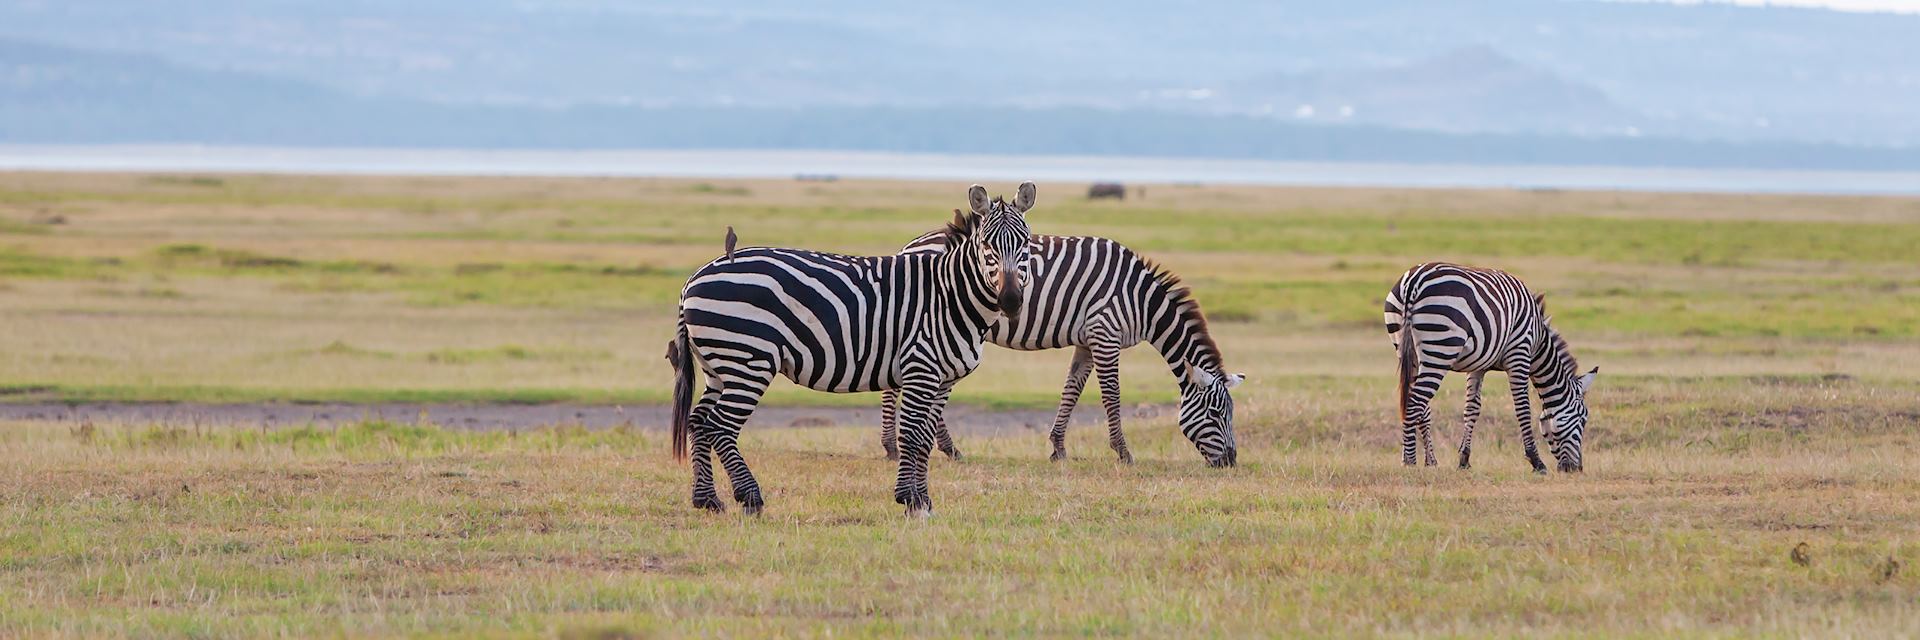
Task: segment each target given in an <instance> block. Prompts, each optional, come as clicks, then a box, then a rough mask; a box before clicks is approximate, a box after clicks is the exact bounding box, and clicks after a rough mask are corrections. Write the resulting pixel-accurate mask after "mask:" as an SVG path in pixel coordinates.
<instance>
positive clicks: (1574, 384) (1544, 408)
mask: <svg viewBox="0 0 1920 640" xmlns="http://www.w3.org/2000/svg"><path fill="white" fill-rule="evenodd" d="M1386 324H1387V334H1388V335H1389V336H1391V337H1392V339H1393V344H1394V349H1395V350H1397V351H1398V352H1399V354H1400V384H1399V388H1400V410H1401V426H1400V429H1401V433H1400V448H1401V461H1402V462H1403V463H1405V464H1407V465H1409V466H1411V465H1413V464H1415V446H1416V444H1417V445H1418V446H1419V447H1420V448H1422V449H1424V450H1425V454H1426V464H1427V465H1429V466H1431V465H1433V464H1434V459H1433V442H1432V439H1431V437H1430V434H1429V429H1430V427H1431V425H1432V424H1433V413H1432V411H1431V410H1430V405H1431V404H1432V402H1433V396H1434V394H1435V393H1438V392H1439V390H1440V380H1441V378H1443V377H1445V375H1446V372H1448V371H1460V372H1464V373H1467V374H1468V375H1469V378H1468V379H1467V408H1466V413H1465V416H1464V422H1465V425H1464V428H1463V430H1462V434H1461V437H1460V468H1462V469H1465V468H1467V467H1468V466H1470V459H1471V458H1472V454H1473V424H1474V422H1475V421H1476V420H1478V419H1479V417H1480V382H1481V380H1482V379H1483V378H1485V377H1486V375H1487V372H1488V371H1505V372H1507V380H1508V387H1509V389H1510V390H1511V391H1512V393H1513V413H1514V418H1515V419H1516V420H1517V421H1518V422H1519V424H1520V443H1521V445H1522V447H1523V448H1524V449H1525V450H1526V456H1527V462H1529V463H1531V464H1532V465H1533V469H1534V471H1536V472H1541V473H1545V472H1546V469H1547V467H1546V465H1545V464H1542V463H1541V462H1540V453H1539V451H1538V450H1537V449H1536V448H1535V447H1534V442H1533V408H1532V405H1533V402H1532V396H1530V395H1529V390H1528V385H1527V383H1528V381H1529V380H1531V381H1532V383H1533V387H1534V388H1536V389H1538V390H1539V391H1540V412H1541V413H1542V414H1544V415H1545V417H1547V418H1548V420H1549V422H1550V426H1549V427H1548V428H1547V429H1546V435H1547V443H1548V446H1549V447H1550V448H1551V449H1552V453H1553V457H1554V458H1555V459H1556V460H1558V461H1559V469H1560V470H1561V471H1566V472H1576V471H1580V470H1581V468H1582V461H1581V439H1582V436H1583V433H1584V432H1585V430H1586V425H1587V401H1586V394H1587V387H1588V386H1590V385H1592V384H1593V379H1594V376H1595V375H1598V374H1599V373H1600V369H1599V368H1597V367H1596V368H1595V369H1594V370H1593V371H1591V372H1588V373H1587V374H1586V375H1580V366H1579V364H1578V363H1576V362H1574V359H1573V352H1571V351H1569V350H1568V348H1567V342H1566V340H1565V339H1562V338H1561V337H1560V334H1559V332H1557V331H1554V329H1553V327H1552V326H1551V325H1550V324H1548V318H1547V315H1546V311H1545V309H1544V307H1543V305H1542V302H1541V298H1540V296H1538V295H1534V294H1533V293H1532V292H1530V291H1528V290H1527V286H1526V285H1525V284H1522V283H1521V282H1520V279H1519V278H1515V277H1513V275H1512V274H1509V273H1506V272H1504V271H1497V270H1493V269H1476V268H1473V267H1464V266H1460V265H1454V264H1446V263H1441V262H1430V263H1427V264H1423V265H1420V266H1417V267H1414V268H1412V269H1409V270H1408V271H1407V273H1406V274H1405V275H1402V276H1400V282H1399V283H1398V284H1396V285H1394V287H1393V290H1392V291H1389V292H1388V293H1387V302H1386Z"/></svg>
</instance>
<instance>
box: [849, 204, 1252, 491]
mask: <svg viewBox="0 0 1920 640" xmlns="http://www.w3.org/2000/svg"><path fill="white" fill-rule="evenodd" d="M940 236H941V234H940V232H934V233H929V234H927V235H924V236H921V237H919V238H918V239H916V240H914V241H913V242H911V243H909V244H908V245H907V247H906V248H905V249H903V250H901V254H902V255H912V254H921V253H935V254H937V253H939V252H941V251H942V250H943V247H944V246H945V245H944V244H943V243H942V242H941V239H940ZM1032 245H1033V246H1032V249H1031V250H1030V251H1029V254H1030V255H1031V256H1032V263H1031V264H1029V265H1028V271H1029V272H1030V273H1031V274H1032V277H1033V280H1032V285H1031V286H1029V287H1027V288H1026V300H1025V301H1024V302H1023V306H1024V307H1025V311H1024V312H1022V313H1021V315H1020V316H1019V317H1017V318H1011V319H1009V318H1003V319H1001V321H1000V322H998V323H995V324H994V325H993V328H992V329H991V330H989V331H988V332H987V341H988V342H992V343H994V344H997V345H1000V346H1002V347H1006V348H1008V349H1017V350H1021V351H1037V350H1042V349H1063V348H1067V347H1072V348H1073V349H1074V355H1073V364H1072V366H1071V367H1070V368H1069V369H1068V370H1067V382H1066V388H1065V390H1064V391H1062V393H1061V394H1060V409H1059V412H1058V414H1057V415H1056V416H1055V418H1054V422H1053V430H1052V432H1051V433H1050V436H1049V438H1050V440H1051V441H1052V443H1053V459H1054V460H1064V459H1066V457H1067V449H1066V435H1067V422H1068V420H1069V419H1070V418H1071V417H1072V416H1073V409H1074V406H1075V405H1076V404H1078V403H1079V401H1080V393H1081V390H1082V389H1084V388H1085V386H1086V382H1087V376H1088V374H1089V373H1090V372H1091V373H1094V374H1096V375H1098V376H1099V380H1100V398H1101V404H1102V405H1104V408H1105V409H1106V414H1107V443H1108V445H1109V446H1111V447H1112V448H1113V450H1114V452H1115V453H1117V454H1119V456H1120V460H1122V461H1124V462H1133V453H1132V452H1130V451H1129V450H1128V449H1127V439H1126V436H1125V435H1124V434H1123V433H1122V432H1121V429H1120V352H1121V351H1122V350H1125V349H1127V348H1129V347H1132V346H1134V345H1137V344H1140V343H1142V342H1145V343H1148V344H1152V345H1153V347H1154V348H1155V349H1156V350H1158V351H1159V352H1160V355H1161V356H1162V357H1163V358H1165V359H1166V361H1167V367H1168V369H1170V370H1171V371H1172V372H1173V376H1174V379H1175V380H1177V381H1178V383H1179V386H1180V431H1181V433H1183V434H1185V435H1186V436H1187V439H1188V440H1189V441H1191V442H1193V444H1194V446H1195V448H1197V449H1199V451H1200V454H1201V455H1202V456H1204V457H1205V458H1206V459H1207V462H1208V464H1211V465H1213V466H1232V465H1233V464H1234V461H1235V460H1236V458H1237V457H1238V453H1237V448H1236V447H1235V443H1234V437H1233V396H1232V394H1231V393H1230V392H1229V389H1231V388H1232V387H1234V386H1235V385H1238V384H1239V383H1240V381H1241V380H1243V379H1245V376H1242V375H1240V374H1229V373H1226V372H1225V371H1224V370H1223V365H1222V363H1221V358H1220V349H1219V347H1218V346H1217V345H1216V344H1215V343H1214V341H1213V338H1212V336H1211V335H1209V333H1208V331H1207V321H1206V316H1205V315H1203V314H1202V313H1201V312H1200V305H1199V304H1198V303H1196V302H1194V300H1193V296H1192V295H1191V294H1190V293H1189V292H1188V290H1187V288H1186V287H1185V286H1182V285H1181V284H1180V280H1179V278H1177V277H1175V276H1174V275H1173V274H1172V273H1170V272H1168V271H1166V270H1165V269H1161V268H1159V267H1158V266H1156V265H1154V264H1153V263H1152V262H1150V261H1148V260H1146V259H1145V258H1142V257H1140V255H1139V254H1136V253H1134V252H1133V250H1131V249H1128V248H1127V247H1126V246H1125V245H1122V244H1120V243H1118V242H1115V241H1113V240H1109V239H1106V238H1088V237H1066V236H1046V235H1036V236H1033V242H1032ZM893 405H894V394H892V393H889V394H887V395H886V397H885V398H883V399H882V405H881V412H880V413H881V436H880V439H881V444H882V446H883V447H885V448H886V449H887V455H888V456H893V455H895V453H896V452H895V450H894V420H893V417H894V410H893ZM935 434H936V436H937V437H938V438H939V443H940V449H941V450H942V451H945V452H946V453H947V455H949V456H953V457H959V455H960V453H959V451H958V450H957V449H955V448H954V447H953V441H952V438H951V436H949V435H948V432H947V429H946V425H945V423H944V421H943V422H941V423H937V424H936V425H935Z"/></svg>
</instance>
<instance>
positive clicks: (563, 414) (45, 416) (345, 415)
mask: <svg viewBox="0 0 1920 640" xmlns="http://www.w3.org/2000/svg"><path fill="white" fill-rule="evenodd" d="M1170 410H1171V407H1165V408H1162V407H1150V406H1149V407H1140V408H1134V409H1129V410H1127V412H1126V413H1127V417H1129V418H1132V417H1134V416H1138V415H1142V414H1143V413H1156V412H1159V411H1170ZM376 419H377V420H393V421H400V422H416V421H419V420H422V419H424V420H426V421H428V422H432V423H434V424H438V425H442V426H450V427H463V428H469V429H532V428H538V427H544V426H553V425H580V426H584V427H587V428H606V427H613V426H618V425H631V426H634V427H639V428H648V429H658V428H665V427H666V426H667V425H668V424H670V420H671V418H670V415H669V411H668V409H667V407H666V406H665V405H649V406H639V407H624V408H617V407H611V406H603V405H572V404H548V405H488V404H372V405H355V404H184V403H183V404H169V403H105V404H79V405H73V406H69V405H66V404H60V403H24V404H5V403H0V421H53V422H78V421H82V420H91V421H94V422H100V423H126V424H175V425H195V424H198V425H209V426H212V425H245V426H260V425H265V426H270V427H271V426H293V425H304V424H316V425H335V424H340V423H345V422H354V421H358V420H376ZM1102 420H1103V419H1102V417H1101V413H1100V410H1099V406H1098V404H1097V403H1095V404H1094V405H1093V406H1083V407H1080V410H1079V411H1077V412H1075V414H1074V424H1076V425H1082V424H1101V423H1102ZM947 424H948V426H949V428H951V429H952V430H953V431H955V432H956V433H959V432H965V433H976V434H1000V433H1011V432H1016V431H1027V430H1032V431H1041V430H1045V429H1046V428H1048V427H1049V426H1050V425H1052V424H1053V411H1052V410H1016V411H997V410H989V409H981V408H978V407H971V406H965V405H955V406H952V407H948V408H947ZM752 425H753V426H751V427H749V428H753V427H762V428H764V427H767V426H769V425H771V426H780V427H795V428H804V427H824V426H834V425H853V426H859V425H872V426H873V427H874V428H875V429H876V430H877V429H878V428H879V425H880V410H879V408H878V407H859V408H855V407H775V406H766V407H761V408H760V409H759V411H757V412H755V413H754V416H753V422H752Z"/></svg>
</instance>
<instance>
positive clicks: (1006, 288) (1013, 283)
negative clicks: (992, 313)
mask: <svg viewBox="0 0 1920 640" xmlns="http://www.w3.org/2000/svg"><path fill="white" fill-rule="evenodd" d="M1021 295H1022V294H1021V291H1020V276H1019V274H1017V273H1014V272H1013V270H1011V269H1001V270H1000V295H999V302H1000V313H1003V314H1006V316H1007V317H1009V318H1017V317H1019V316H1020V299H1021Z"/></svg>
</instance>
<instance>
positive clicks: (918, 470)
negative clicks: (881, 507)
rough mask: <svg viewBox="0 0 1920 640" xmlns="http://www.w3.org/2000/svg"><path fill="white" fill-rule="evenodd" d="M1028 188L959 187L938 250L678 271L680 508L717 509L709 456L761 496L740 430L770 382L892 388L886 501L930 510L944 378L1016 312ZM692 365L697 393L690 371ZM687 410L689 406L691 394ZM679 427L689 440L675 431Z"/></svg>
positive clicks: (749, 499) (761, 256) (770, 252)
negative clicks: (684, 501)
mask: <svg viewBox="0 0 1920 640" xmlns="http://www.w3.org/2000/svg"><path fill="white" fill-rule="evenodd" d="M1034 195H1035V194H1034V185H1033V183H1031V182H1029V183H1025V184H1022V185H1020V190H1019V195H1018V196H1017V197H1016V198H1015V199H1014V200H1013V201H1012V202H1008V201H1005V200H1002V199H1000V198H992V199H989V198H988V197H987V190H986V188H985V187H981V186H979V185H974V186H973V188H971V189H969V190H968V191H967V201H968V204H969V205H970V206H971V211H969V212H968V213H965V214H960V213H958V212H956V215H955V216H954V218H953V221H952V222H951V223H949V224H948V225H947V227H946V230H945V231H944V232H942V235H941V241H942V243H943V246H944V247H945V250H944V251H942V252H940V253H938V254H929V253H922V254H912V255H892V256H879V257H861V256H844V255H835V254H828V253H820V252H817V251H806V250H800V249H770V248H760V247H750V248H746V249H742V250H740V251H739V252H738V253H737V254H736V255H735V257H736V258H737V259H736V260H733V261H730V262H729V261H722V260H718V259H716V260H714V261H712V262H709V263H707V264H706V266H703V267H701V268H700V270H699V271H697V272H695V273H694V275H693V277H692V278H690V279H688V280H687V284H686V287H685V288H683V289H681V294H680V318H679V324H678V327H677V328H676V331H675V335H674V341H675V344H674V346H673V348H671V349H670V350H669V352H668V355H670V356H672V357H673V369H674V373H675V380H674V386H673V405H674V409H673V410H674V416H673V418H674V420H673V440H672V443H673V444H672V446H673V453H674V456H675V457H676V458H679V459H685V456H686V455H687V447H688V445H689V440H691V445H692V456H693V469H692V471H693V505H694V506H695V507H698V508H702V509H709V510H713V511H719V510H721V509H723V507H722V506H721V503H720V500H719V498H718V497H717V495H716V494H715V491H714V478H713V459H714V458H715V457H716V456H717V457H718V458H719V461H720V466H722V467H723V468H725V470H726V472H727V476H728V477H729V479H730V480H731V484H732V485H733V497H734V500H736V501H738V502H739V503H740V505H741V507H742V508H743V509H744V510H745V511H747V512H748V513H758V512H759V511H760V510H761V508H762V507H763V506H764V505H765V500H764V499H763V497H762V495H761V492H760V485H759V483H758V481H756V480H755V479H754V477H753V473H752V471H750V470H749V469H748V467H747V461H746V458H744V457H742V456H741V455H740V447H739V440H740V428H741V427H742V426H743V425H745V424H746V422H747V420H748V419H749V418H751V417H752V416H753V410H754V408H755V407H757V406H759V404H760V399H761V397H763V396H764V395H765V394H766V392H767V387H768V386H770V385H772V384H773V381H774V378H776V377H779V376H785V377H787V378H789V379H791V380H793V382H794V383H796V384H799V385H801V386H804V387H807V388H810V389H816V390H819V391H828V392H833V393H853V392H861V391H887V390H895V391H899V392H900V393H901V396H902V398H904V400H905V401H904V403H903V408H902V414H901V420H902V422H901V424H902V426H903V429H902V430H901V434H902V436H901V438H900V451H901V453H900V466H899V474H898V475H897V476H896V483H895V485H894V492H893V499H894V501H895V502H898V503H900V504H903V505H906V511H907V513H908V514H909V515H928V514H931V513H932V510H933V501H932V499H931V498H930V497H929V496H928V492H927V454H928V453H929V452H930V451H932V450H933V424H934V423H935V422H936V421H938V420H939V419H940V414H941V412H942V411H943V410H944V408H945V407H946V400H947V398H948V397H949V395H950V394H951V393H952V391H953V386H954V384H955V383H957V382H959V381H960V379H962V378H965V377H966V376H967V375H968V374H970V373H972V372H973V370H974V369H975V368H977V367H979V366H980V357H981V351H982V344H983V343H984V342H985V339H986V338H985V336H986V333H987V329H988V327H990V326H992V324H993V323H994V322H995V321H996V320H998V319H999V318H1000V316H1001V315H1002V314H1005V315H1008V316H1017V315H1018V314H1019V312H1020V304H1021V302H1022V301H1023V300H1024V299H1025V298H1024V297H1023V296H1022V295H1021V292H1020V286H1021V283H1022V282H1025V281H1027V280H1028V276H1027V274H1025V273H1024V271H1025V270H1026V268H1027V267H1026V265H1027V252H1028V239H1029V237H1030V236H1031V235H1032V233H1031V231H1029V230H1028V228H1027V221H1026V214H1027V212H1028V211H1029V210H1031V209H1032V208H1033V205H1034ZM696 371H698V372H705V374H706V385H705V388H704V390H700V389H697V388H696V387H695V384H694V383H695V373H696ZM696 397H697V398H698V402H699V403H698V406H695V404H694V403H695V398H696ZM689 436H691V438H689Z"/></svg>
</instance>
